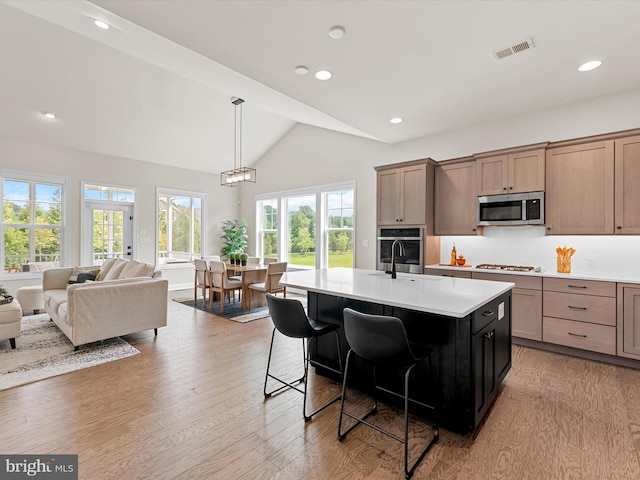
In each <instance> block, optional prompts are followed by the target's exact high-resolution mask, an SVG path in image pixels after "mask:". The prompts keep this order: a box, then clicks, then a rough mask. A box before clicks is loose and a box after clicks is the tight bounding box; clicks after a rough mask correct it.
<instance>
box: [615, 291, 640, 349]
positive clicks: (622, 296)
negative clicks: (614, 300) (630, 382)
mask: <svg viewBox="0 0 640 480" xmlns="http://www.w3.org/2000/svg"><path fill="white" fill-rule="evenodd" d="M618 355H619V356H621V357H627V358H634V359H638V360H640V286H639V285H633V284H622V283H619V284H618Z"/></svg>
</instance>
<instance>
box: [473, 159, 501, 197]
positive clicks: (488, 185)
mask: <svg viewBox="0 0 640 480" xmlns="http://www.w3.org/2000/svg"><path fill="white" fill-rule="evenodd" d="M476 169H477V177H478V191H477V194H478V195H498V194H501V193H508V192H507V182H508V178H509V156H508V155H498V156H496V157H487V158H479V159H478V160H477V162H476Z"/></svg>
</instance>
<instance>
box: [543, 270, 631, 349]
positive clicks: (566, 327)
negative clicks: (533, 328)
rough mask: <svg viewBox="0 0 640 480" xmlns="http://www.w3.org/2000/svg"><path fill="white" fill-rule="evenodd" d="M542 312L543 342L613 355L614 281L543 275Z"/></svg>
mask: <svg viewBox="0 0 640 480" xmlns="http://www.w3.org/2000/svg"><path fill="white" fill-rule="evenodd" d="M639 305H640V304H639ZM542 312H543V315H544V317H543V324H542V331H543V335H542V340H543V341H544V342H547V343H554V344H557V345H564V346H567V347H572V348H579V349H582V350H588V351H592V352H598V353H605V354H609V355H615V354H616V284H615V283H612V282H600V281H593V280H574V279H570V278H568V279H564V278H562V279H561V278H545V279H544V282H543V296H542Z"/></svg>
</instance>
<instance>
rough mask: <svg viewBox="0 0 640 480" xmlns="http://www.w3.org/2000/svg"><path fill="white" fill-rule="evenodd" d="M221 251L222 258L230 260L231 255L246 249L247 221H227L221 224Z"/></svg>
mask: <svg viewBox="0 0 640 480" xmlns="http://www.w3.org/2000/svg"><path fill="white" fill-rule="evenodd" d="M221 238H222V243H223V245H222V250H221V253H222V255H223V256H227V258H229V259H231V256H230V255H231V254H232V253H242V252H244V251H245V250H246V248H247V238H248V235H247V221H246V220H245V219H244V218H242V219H240V220H227V221H226V222H223V224H222V236H221Z"/></svg>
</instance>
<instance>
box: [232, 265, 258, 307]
mask: <svg viewBox="0 0 640 480" xmlns="http://www.w3.org/2000/svg"><path fill="white" fill-rule="evenodd" d="M226 266H227V272H228V275H229V276H231V275H232V274H233V273H235V274H237V273H240V275H241V279H242V299H241V302H242V303H241V306H240V308H241V309H242V310H250V309H251V308H256V307H262V306H264V305H266V304H267V297H266V296H265V294H264V293H262V292H258V291H255V290H252V289H251V288H249V285H251V284H252V283H262V282H264V281H265V280H266V278H267V265H264V264H262V263H248V264H246V265H237V264H231V263H228V262H227V264H226ZM232 272H233V273H232Z"/></svg>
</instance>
